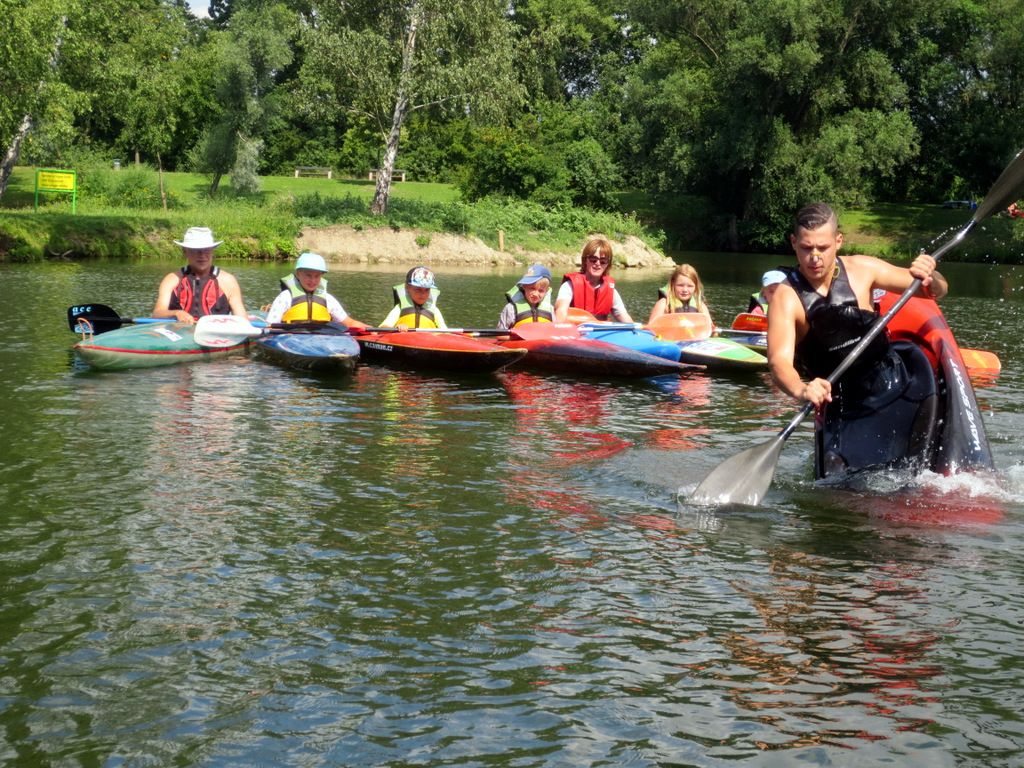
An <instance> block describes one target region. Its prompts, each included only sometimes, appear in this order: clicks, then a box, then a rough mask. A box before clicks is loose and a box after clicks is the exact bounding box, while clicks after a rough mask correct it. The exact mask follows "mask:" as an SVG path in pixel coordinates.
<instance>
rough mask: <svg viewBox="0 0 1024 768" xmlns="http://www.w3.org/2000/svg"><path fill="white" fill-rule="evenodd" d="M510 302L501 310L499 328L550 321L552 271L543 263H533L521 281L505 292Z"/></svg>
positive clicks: (552, 313)
mask: <svg viewBox="0 0 1024 768" xmlns="http://www.w3.org/2000/svg"><path fill="white" fill-rule="evenodd" d="M505 298H506V299H508V303H507V304H505V308H504V309H502V310H501V316H500V317H499V318H498V329H499V330H502V331H507V330H508V329H509V328H514V327H515V326H517V325H519V324H521V323H550V322H551V321H552V320H553V319H554V310H553V308H552V307H551V271H550V270H549V269H548V268H547V267H545V266H544V265H543V264H533V265H531V266H530V268H529V269H527V270H526V274H525V275H523V276H522V277H521V278H520V279H519V282H518V283H516V284H515V285H514V286H513V287H512V288H511V289H510V290H509V291H508V292H506V293H505Z"/></svg>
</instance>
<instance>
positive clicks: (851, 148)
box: [0, 0, 1024, 248]
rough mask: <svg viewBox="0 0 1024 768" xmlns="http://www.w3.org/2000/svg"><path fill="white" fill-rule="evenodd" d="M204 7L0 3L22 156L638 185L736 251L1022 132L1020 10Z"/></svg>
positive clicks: (415, 3) (140, 2) (951, 178)
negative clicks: (689, 212)
mask: <svg viewBox="0 0 1024 768" xmlns="http://www.w3.org/2000/svg"><path fill="white" fill-rule="evenodd" d="M210 13H211V18H209V19H197V18H195V17H193V16H191V15H190V13H189V11H188V9H187V6H186V4H185V3H184V2H183V0H91V1H90V2H89V3H72V2H70V0H0V39H2V40H3V44H2V45H0V86H2V88H0V93H2V94H3V96H2V98H0V143H2V145H3V146H4V147H5V149H8V148H14V149H15V150H17V147H20V146H21V144H20V139H21V138H24V134H25V133H26V131H27V126H31V127H32V130H31V132H30V133H29V134H28V140H27V141H26V142H25V144H24V147H23V149H22V150H21V151H22V152H23V154H24V158H23V159H25V160H27V161H29V162H36V163H52V162H60V161H61V160H62V158H69V157H75V156H77V155H78V154H81V153H83V152H84V153H91V154H92V155H94V156H95V155H104V154H106V155H109V156H124V155H125V154H129V153H139V155H140V156H142V157H143V158H144V159H145V160H146V161H148V162H154V163H155V162H156V158H157V156H159V158H160V161H161V163H162V164H165V165H166V167H169V168H175V167H184V166H187V165H189V164H190V163H196V164H198V166H199V167H203V168H206V169H207V170H208V171H209V172H210V173H211V174H212V176H213V178H214V180H216V179H217V178H219V175H220V174H223V173H227V172H233V169H234V170H239V169H242V168H244V169H248V170H247V171H246V172H247V173H250V175H253V176H255V172H256V171H258V172H260V173H269V172H281V171H287V170H290V167H291V166H293V165H331V166H335V167H337V168H338V170H350V171H353V172H361V173H365V172H366V171H367V170H373V169H376V168H384V169H385V170H386V171H387V172H388V173H386V174H381V176H382V177H383V176H389V175H390V171H391V170H393V169H394V168H395V167H401V168H404V169H407V170H412V171H413V172H414V173H415V174H416V177H417V178H425V179H437V180H451V181H458V183H459V186H460V188H461V189H462V191H463V193H464V195H465V196H466V197H468V198H478V197H481V196H486V195H505V196H508V195H512V196H519V197H523V198H528V199H533V200H536V201H539V202H543V204H545V205H568V204H575V205H587V206H592V207H608V206H612V205H614V201H615V196H614V194H613V193H614V191H616V190H617V189H618V188H630V187H632V188H638V189H641V190H643V191H645V192H647V193H649V194H653V195H664V196H665V199H677V198H678V197H679V196H680V195H685V196H688V197H689V198H690V199H701V200H703V201H705V203H706V210H708V211H711V212H712V215H711V216H710V217H708V228H709V230H711V231H714V232H715V233H717V235H716V236H717V237H718V238H719V242H718V243H717V245H720V246H732V247H737V248H752V247H753V248H758V247H759V248H764V247H768V246H770V245H774V244H777V243H778V242H779V239H780V234H781V232H783V231H784V229H785V227H786V226H787V223H788V218H789V216H790V214H791V212H792V210H793V209H794V208H796V207H798V206H799V205H800V204H802V203H804V202H806V201H808V200H810V199H827V200H829V201H830V202H832V203H834V204H836V205H838V206H845V205H854V204H858V203H864V202H869V201H872V200H880V199H887V200H901V199H921V200H936V199H940V198H944V197H947V196H952V195H955V196H956V197H966V196H969V195H971V194H976V193H977V192H978V191H980V190H982V189H985V188H986V187H987V185H988V183H989V182H990V181H991V179H992V178H993V177H994V176H995V175H996V174H997V173H998V171H999V169H1000V168H1002V167H1003V166H1004V165H1005V163H1006V161H1007V159H1008V158H1009V157H1010V155H1011V154H1012V153H1013V152H1015V151H1016V150H1017V149H1018V148H1019V147H1020V146H1021V145H1022V144H1024V14H1021V13H1020V5H1019V0H827V1H826V0H800V1H799V2H797V1H796V0H713V1H712V0H615V1H614V2H613V1H612V0H512V2H509V1H508V0H460V2H455V3H453V2H451V0H403V1H402V2H389V3H383V2H380V1H379V0H347V1H346V2H345V3H334V2H330V3H324V2H318V1H317V0H214V2H212V3H211V6H210ZM239 146H244V148H245V150H244V152H243V157H242V158H241V159H240V158H239V155H238V148H239ZM8 154H10V150H8ZM15 154H17V151H15ZM386 186H387V184H386V183H384V184H383V185H382V186H379V187H378V196H379V197H380V196H381V195H383V198H384V199H383V205H384V206H385V207H386V196H387V189H386ZM215 187H216V184H215V183H214V184H213V188H215ZM0 191H2V186H0ZM378 202H380V201H378Z"/></svg>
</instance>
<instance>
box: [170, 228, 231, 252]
mask: <svg viewBox="0 0 1024 768" xmlns="http://www.w3.org/2000/svg"><path fill="white" fill-rule="evenodd" d="M223 242H224V241H223V240H214V239H213V230H211V229H210V228H209V227H189V228H188V229H186V230H185V237H183V238H182V239H181V240H175V241H174V244H175V245H180V246H181V247H182V248H192V249H193V250H196V251H202V250H204V249H206V248H216V247H217V246H218V245H220V244H221V243H223Z"/></svg>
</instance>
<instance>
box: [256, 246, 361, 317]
mask: <svg viewBox="0 0 1024 768" xmlns="http://www.w3.org/2000/svg"><path fill="white" fill-rule="evenodd" d="M325 274H327V262H325V261H324V257H323V256H321V255H320V254H319V253H311V252H309V251H306V252H305V253H303V254H301V255H300V256H299V258H298V259H297V260H296V262H295V269H294V270H293V271H292V272H291V273H290V274H288V275H285V276H284V277H282V278H281V292H280V293H279V294H277V298H276V299H274V303H273V304H271V305H270V309H269V310H268V311H267V322H268V323H302V322H308V321H311V320H312V321H317V322H328V321H333V322H335V323H341V324H342V325H344V326H345V327H347V328H363V327H365V323H361V322H359V321H358V320H355V319H353V318H352V317H349V314H348V312H346V311H345V308H344V307H343V306H341V302H339V301H338V300H337V299H336V298H334V297H333V296H332V295H331V294H329V293H328V292H327V280H325V279H324V275H325Z"/></svg>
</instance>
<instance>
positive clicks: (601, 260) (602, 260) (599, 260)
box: [587, 256, 608, 264]
mask: <svg viewBox="0 0 1024 768" xmlns="http://www.w3.org/2000/svg"><path fill="white" fill-rule="evenodd" d="M587 261H588V262H590V263H591V264H607V263H608V257H607V256H587Z"/></svg>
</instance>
